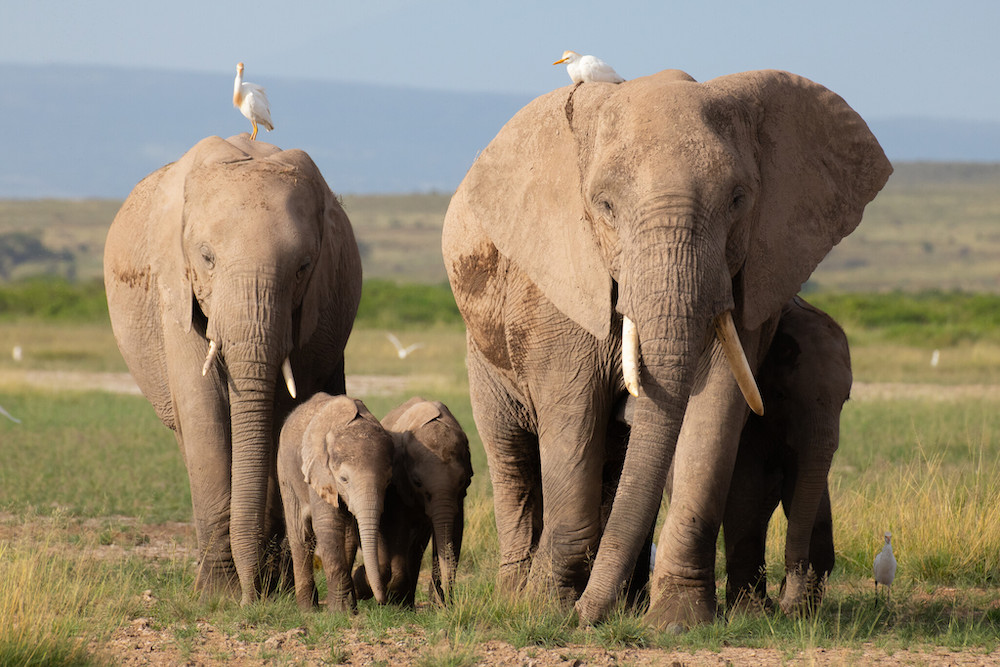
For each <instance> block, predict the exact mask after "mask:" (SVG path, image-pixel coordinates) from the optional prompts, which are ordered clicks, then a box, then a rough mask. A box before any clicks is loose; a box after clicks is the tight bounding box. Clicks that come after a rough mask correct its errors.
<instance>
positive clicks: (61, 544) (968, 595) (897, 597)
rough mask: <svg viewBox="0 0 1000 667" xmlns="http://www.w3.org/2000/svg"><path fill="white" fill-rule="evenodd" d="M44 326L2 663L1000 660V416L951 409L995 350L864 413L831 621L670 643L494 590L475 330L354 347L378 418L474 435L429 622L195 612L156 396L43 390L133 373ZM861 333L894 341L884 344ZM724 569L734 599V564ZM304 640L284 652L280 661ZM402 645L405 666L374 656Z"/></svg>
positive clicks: (762, 625)
mask: <svg viewBox="0 0 1000 667" xmlns="http://www.w3.org/2000/svg"><path fill="white" fill-rule="evenodd" d="M32 327H33V328H30V329H27V330H25V329H23V325H20V324H13V323H5V324H0V346H2V345H5V344H6V343H7V342H9V341H11V340H13V339H14V338H19V337H21V336H22V335H24V334H25V333H27V334H28V335H29V337H30V339H32V340H36V341H43V340H44V341H48V342H47V343H46V345H45V346H43V348H42V349H48V350H58V351H59V352H58V353H56V352H48V353H45V354H41V355H40V356H38V357H35V356H34V355H32V356H29V357H26V358H25V359H24V360H23V361H22V362H20V363H15V362H13V361H12V360H9V359H3V360H0V405H3V406H4V407H5V408H7V409H8V410H9V411H10V412H11V413H12V414H14V415H15V416H17V417H19V418H20V419H21V420H22V423H21V424H20V425H17V424H13V423H11V422H8V421H6V420H0V443H2V447H3V451H4V453H5V454H4V462H3V465H2V466H0V508H2V511H3V515H2V517H3V520H2V522H0V663H3V664H8V663H17V662H19V661H22V660H23V661H28V659H29V658H33V659H36V664H76V663H78V662H94V663H99V662H101V661H102V660H105V659H107V660H111V661H112V662H113V661H116V660H120V659H123V655H129V649H128V647H127V646H125V645H126V644H128V643H129V642H131V641H133V639H134V637H133V635H134V634H135V633H138V632H140V630H141V632H142V633H145V635H144V636H146V635H148V636H149V637H153V639H152V641H153V643H154V645H157V646H159V648H158V649H157V650H159V651H161V652H162V653H161V655H164V656H168V657H169V659H170V660H178V661H182V662H183V661H187V660H201V661H208V662H209V663H212V662H213V661H219V662H222V661H224V660H236V659H238V658H241V656H245V657H248V658H249V659H251V660H260V661H267V660H273V661H277V662H278V663H279V664H298V662H299V661H303V662H307V661H311V662H313V663H316V662H324V661H325V663H326V664H336V663H338V662H344V661H346V660H354V661H355V663H356V662H359V661H361V659H362V657H364V660H365V661H369V660H372V661H376V662H377V661H379V660H385V661H387V662H414V663H417V664H424V665H438V664H449V665H461V664H474V663H475V662H476V661H477V660H487V661H489V657H490V656H492V657H493V658H497V659H499V656H500V655H502V654H500V653H497V654H494V653H489V651H499V650H501V649H499V648H496V647H497V646H501V647H503V649H504V650H506V651H508V652H513V656H514V657H515V658H516V657H517V656H522V658H523V657H524V656H527V657H532V656H534V657H533V658H532V659H535V660H536V661H537V664H550V662H548V661H553V662H551V664H557V663H558V662H560V661H559V660H558V659H557V658H559V657H565V656H569V658H567V659H577V658H579V659H593V657H594V655H595V652H596V653H600V654H602V655H603V654H610V655H614V656H616V657H617V658H616V659H620V660H622V661H624V662H629V661H632V662H634V663H635V664H645V663H642V660H643V659H646V658H643V656H647V657H648V656H649V655H661V656H662V655H665V653H664V652H666V651H681V652H682V653H683V655H686V656H689V659H690V660H696V659H697V658H698V656H704V655H706V654H707V655H708V656H709V657H711V656H712V655H715V652H719V655H729V654H726V653H725V651H732V650H737V649H742V650H754V651H765V652H767V651H770V652H771V653H770V654H773V655H774V656H777V658H778V659H787V658H792V657H795V656H799V657H802V656H810V655H813V656H815V655H816V653H815V652H816V651H818V650H820V649H822V650H823V651H824V652H826V651H840V652H846V653H843V656H844V660H847V659H852V660H853V659H854V658H852V657H851V656H855V657H857V656H862V655H865V654H870V653H871V652H872V651H875V652H876V653H875V654H876V655H878V656H882V657H888V656H890V655H897V656H898V655H899V653H900V652H901V651H905V650H909V651H917V652H918V655H925V656H926V655H930V654H929V653H919V652H920V651H923V652H932V651H936V650H939V649H940V648H941V647H945V648H947V649H948V650H952V651H962V652H964V653H963V655H967V656H975V655H985V653H984V652H991V651H994V650H996V648H997V646H998V643H1000V639H998V637H1000V592H998V590H997V583H998V581H1000V563H998V561H997V558H996V554H997V553H1000V469H998V466H1000V409H998V408H1000V399H998V398H996V397H992V398H991V397H990V396H980V397H978V398H973V399H969V400H960V401H959V400H949V399H948V394H947V392H948V391H951V390H956V389H958V388H960V387H962V386H963V385H965V384H967V383H968V382H974V383H981V382H988V381H989V379H988V378H990V377H993V378H995V377H996V374H997V373H998V372H1000V344H998V343H995V342H985V343H984V342H979V343H976V344H968V345H964V346H958V347H956V348H954V349H951V350H950V351H949V353H948V354H947V355H945V356H944V357H943V359H945V360H947V364H945V363H942V364H940V365H939V366H938V369H937V370H941V371H945V372H946V373H947V374H942V376H940V377H936V376H934V375H931V374H930V373H928V374H926V375H922V376H920V377H919V379H918V380H914V381H915V382H920V383H921V384H922V385H923V386H930V387H931V388H934V389H935V391H932V392H930V393H929V394H928V395H927V396H924V397H922V398H919V399H916V400H914V399H913V398H911V397H909V396H893V395H891V393H890V395H888V396H882V397H874V398H872V397H869V398H856V399H855V400H852V401H850V402H849V403H848V405H847V407H846V409H845V412H844V418H843V434H842V442H841V447H840V451H839V452H838V454H837V457H836V459H835V466H834V469H833V471H832V474H831V485H832V491H833V502H834V516H835V517H836V528H835V530H836V544H837V567H836V569H835V571H834V574H833V577H832V579H831V582H830V591H829V593H828V595H827V598H826V601H825V603H824V605H823V608H822V610H821V612H820V613H819V614H818V615H817V616H816V617H815V618H813V619H810V620H803V619H788V618H784V617H782V616H780V615H778V616H773V617H739V618H732V619H728V620H720V621H718V622H717V623H715V624H713V625H710V626H706V627H703V628H698V629H696V630H694V631H692V632H690V633H687V634H685V635H682V636H674V635H666V634H658V633H654V632H651V631H649V630H648V629H646V628H644V627H642V625H641V623H640V622H639V619H638V617H636V616H634V615H632V614H629V613H621V614H619V615H617V616H616V617H615V618H614V619H613V620H612V621H611V622H610V623H608V624H607V625H604V626H601V627H600V628H596V629H591V630H580V629H578V628H576V627H575V625H574V624H573V623H572V620H571V619H569V618H567V617H566V616H565V615H564V614H562V613H560V612H559V611H558V610H557V609H554V608H550V607H548V606H546V605H545V604H541V603H537V602H535V603H526V602H518V601H511V600H507V599H505V598H503V597H502V596H499V595H497V594H496V592H495V590H494V584H495V574H496V562H497V551H496V549H497V546H496V537H495V535H496V533H495V529H494V527H493V519H492V505H491V501H490V486H489V479H488V471H487V467H486V463H485V456H484V454H483V452H482V448H481V444H480V443H479V440H478V438H477V436H476V434H475V430H474V428H473V421H472V417H471V410H470V407H469V403H468V391H467V389H468V387H467V380H466V378H465V370H464V361H463V355H464V349H463V341H464V335H463V332H462V330H461V328H459V327H455V326H445V325H437V326H433V327H426V328H421V327H410V328H404V329H402V330H398V331H396V333H397V334H398V335H399V336H400V338H402V339H403V342H404V343H406V344H408V343H411V342H421V343H423V344H424V347H423V348H421V349H419V350H418V351H417V352H415V353H414V354H412V355H411V356H410V357H408V358H407V359H405V360H400V359H398V357H397V356H396V355H395V354H394V351H393V348H392V346H391V344H390V343H389V342H388V340H387V339H386V333H387V330H385V329H379V328H371V329H369V328H363V329H358V330H356V332H355V334H354V336H353V337H352V339H351V343H350V345H349V348H348V355H349V356H348V359H349V362H348V364H349V365H348V369H347V370H348V374H349V377H350V378H353V380H351V382H349V385H350V384H351V383H354V386H355V387H361V389H360V390H358V391H357V392H355V393H358V395H359V396H360V397H362V398H364V399H365V401H366V402H367V404H368V405H369V407H370V408H371V409H372V410H373V412H375V413H376V414H384V413H385V412H386V411H388V409H390V408H391V407H393V406H394V405H396V404H398V403H400V402H402V401H403V400H405V399H406V398H408V397H409V396H411V395H413V394H416V393H420V394H423V395H426V396H432V397H435V398H439V399H441V400H443V401H445V402H446V403H447V404H448V405H449V406H451V407H452V409H453V410H454V411H455V413H456V415H457V416H458V418H459V420H460V421H461V422H462V423H463V425H465V426H466V428H467V429H468V430H469V431H470V435H471V439H472V447H473V452H474V459H473V462H474V468H475V471H476V475H475V477H474V481H473V485H472V488H471V490H470V495H469V498H468V501H467V503H468V505H467V508H468V517H467V521H468V525H467V529H466V540H465V549H464V550H463V559H462V567H461V577H460V585H459V591H458V599H457V602H456V604H455V605H454V606H453V607H451V608H449V609H435V608H432V607H430V606H428V605H427V604H425V601H426V597H424V596H423V594H422V592H421V594H420V596H419V598H418V599H419V600H420V601H421V604H420V605H419V606H418V609H417V611H404V610H394V609H381V608H377V607H375V606H372V605H369V604H362V608H361V613H360V614H358V615H357V616H354V617H343V616H338V615H331V614H304V615H303V614H301V613H300V612H298V611H297V610H296V609H295V608H294V604H293V603H292V601H291V600H290V599H287V598H281V599H278V600H272V601H268V602H266V603H262V604H260V605H255V606H253V607H250V608H247V609H240V608H238V607H237V606H235V605H233V604H231V603H227V602H216V603H212V604H201V603H199V602H198V601H197V600H196V599H195V598H194V597H193V595H192V592H191V590H192V586H193V576H194V567H193V560H192V559H193V547H194V540H193V534H192V531H191V530H190V527H189V526H188V524H187V523H186V522H188V521H190V498H189V495H188V489H187V479H186V475H185V472H184V468H183V464H182V462H181V458H180V455H179V452H178V450H177V448H176V444H175V443H174V440H173V437H172V435H171V434H170V432H169V431H167V430H166V429H165V428H163V427H162V426H161V425H160V424H159V422H158V421H157V420H156V418H155V416H154V415H153V412H152V409H151V407H150V406H149V405H148V403H147V402H146V401H145V400H144V399H143V398H141V397H137V396H128V395H119V394H111V393H106V392H102V391H73V390H72V388H71V387H67V386H64V385H63V386H55V387H45V386H40V385H39V384H37V383H28V382H27V380H26V379H25V375H26V374H28V372H29V371H31V372H38V373H41V374H42V375H43V376H44V375H45V373H44V372H46V371H47V372H49V373H52V372H54V371H55V370H56V369H57V368H58V369H59V370H61V371H88V372H90V371H121V370H123V368H122V366H121V362H120V359H118V360H116V359H115V354H114V343H113V341H112V340H111V337H110V333H109V332H108V330H107V328H106V327H102V326H100V325H92V328H87V329H86V330H85V331H84V332H81V331H80V330H79V329H78V328H77V327H76V326H75V325H74V326H71V325H63V326H55V325H44V324H36V325H32ZM849 331H850V332H851V335H852V338H860V339H861V340H865V339H866V337H867V339H869V340H877V338H878V335H876V334H877V333H878V331H879V330H878V327H875V328H874V329H870V330H867V331H862V330H860V329H859V330H858V331H856V332H855V331H854V330H849ZM882 333H883V334H884V333H885V332H882ZM0 349H3V348H2V347H0ZM853 354H854V358H855V365H856V376H855V379H856V383H858V384H871V383H876V384H882V383H891V382H906V381H907V380H908V378H909V377H910V371H909V370H908V369H909V367H910V365H911V364H914V363H917V361H915V360H919V363H921V364H923V365H927V366H928V368H929V364H927V363H926V360H927V359H928V358H929V354H930V350H929V349H928V348H927V347H918V346H913V345H899V344H896V345H891V346H885V347H880V346H879V344H878V343H877V342H876V343H871V344H870V345H868V344H864V343H859V344H856V346H855V348H854V350H853ZM980 358H986V359H989V361H988V362H987V363H986V365H987V366H988V368H978V369H977V370H975V371H974V372H971V371H970V372H968V373H967V372H966V371H963V370H952V371H948V368H949V367H950V366H951V365H952V364H953V363H954V364H955V365H956V366H957V367H958V368H959V369H963V368H964V369H974V368H976V367H977V364H978V362H977V361H975V360H976V359H980ZM25 366H27V368H26V367H25ZM935 372H936V371H935ZM358 380H364V381H365V382H362V383H361V384H357V381H358ZM380 380H385V381H384V382H381V381H380ZM56 381H58V380H56ZM173 522H178V523H173ZM783 523H784V522H783V519H782V518H781V517H780V512H779V513H778V515H777V516H776V517H775V521H774V522H773V525H772V530H771V534H770V536H769V545H768V561H769V564H770V570H771V571H770V580H771V587H772V594H776V592H777V582H778V581H780V577H781V562H782V555H781V554H782V550H783V539H782V537H781V534H782V533H781V531H782V530H783ZM165 526H166V527H169V526H174V528H173V529H166V528H164V527H165ZM886 529H890V530H892V531H893V535H894V542H895V544H896V553H897V558H898V560H899V563H900V570H899V575H898V576H897V582H896V585H895V586H894V590H893V601H892V603H891V605H889V606H886V605H885V603H884V601H882V602H877V601H876V598H875V595H874V590H873V587H872V580H871V558H872V556H873V555H874V553H875V551H876V550H877V549H878V546H879V538H880V535H881V533H882V531H883V530H886ZM150 552H153V553H154V554H155V555H154V556H150V555H149V554H150ZM718 567H719V571H718V575H719V577H720V584H721V583H722V582H723V579H722V574H723V572H722V567H723V558H722V555H721V551H720V556H719V566H718ZM422 590H423V586H422V587H421V591H422ZM720 591H721V589H720ZM140 626H141V627H140ZM137 627H139V629H138V630H137V629H136V628H137ZM298 628H305V631H304V632H302V633H300V632H299V631H298V630H297V629H298ZM292 631H294V632H293V634H294V638H293V639H291V640H289V641H288V642H287V643H286V646H285V649H286V650H283V651H280V652H279V651H276V650H274V648H273V646H271V645H270V644H268V642H269V641H270V640H272V639H273V638H274V637H276V636H281V635H282V633H288V632H292ZM387 636H388V637H393V638H394V640H393V641H394V642H395V643H394V646H395V647H396V648H388V649H384V651H383V653H376V654H372V655H369V654H368V653H365V651H368V650H369V648H371V647H376V648H377V647H378V646H379V645H380V642H381V641H382V640H383V639H384V638H385V637H387ZM498 642H499V644H498ZM123 646H125V647H124V648H123ZM269 646H270V648H269ZM292 649H294V650H292ZM38 651H45V653H44V654H40V653H38ZM657 652H659V653H657ZM633 654H634V655H633ZM762 655H764V654H762ZM837 655H841V654H840V653H838V654H837ZM39 656H44V659H41V658H39ZM282 656H284V657H282ZM351 656H353V658H352V657H351ZM553 656H554V657H553ZM744 657H745V656H744ZM518 659H520V658H518ZM706 659H707V658H706ZM734 659H735V660H736V661H737V662H738V661H739V659H740V654H736V655H735V656H734ZM694 664H699V663H697V662H695V663H694Z"/></svg>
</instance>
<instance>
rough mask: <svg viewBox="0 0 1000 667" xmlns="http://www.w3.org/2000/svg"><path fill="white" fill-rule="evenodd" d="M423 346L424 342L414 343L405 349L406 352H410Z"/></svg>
mask: <svg viewBox="0 0 1000 667" xmlns="http://www.w3.org/2000/svg"><path fill="white" fill-rule="evenodd" d="M423 346H424V344H423V343H414V344H413V345H410V346H409V347H408V348H406V350H404V352H406V354H409V353H410V352H413V351H414V350H417V349H420V348H421V347H423Z"/></svg>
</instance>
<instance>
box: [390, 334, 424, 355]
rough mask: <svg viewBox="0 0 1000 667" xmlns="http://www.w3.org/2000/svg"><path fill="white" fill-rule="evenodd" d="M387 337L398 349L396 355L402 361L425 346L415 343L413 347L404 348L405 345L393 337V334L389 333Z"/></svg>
mask: <svg viewBox="0 0 1000 667" xmlns="http://www.w3.org/2000/svg"><path fill="white" fill-rule="evenodd" d="M385 337H386V338H388V339H389V342H390V343H392V346H393V347H395V348H396V355H397V356H398V357H399V358H400V359H406V358H407V357H408V356H410V353H411V352H413V351H414V350H417V349H419V348H421V347H423V346H424V344H423V343H414V344H413V345H410V346H408V347H403V344H402V343H400V342H399V339H398V338H396V337H395V336H393V335H392V334H391V333H387V334H386V335H385Z"/></svg>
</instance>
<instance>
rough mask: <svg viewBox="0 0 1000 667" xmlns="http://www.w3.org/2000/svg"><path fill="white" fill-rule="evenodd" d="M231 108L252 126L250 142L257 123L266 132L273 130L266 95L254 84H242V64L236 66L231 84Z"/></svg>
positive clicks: (254, 134) (255, 136)
mask: <svg viewBox="0 0 1000 667" xmlns="http://www.w3.org/2000/svg"><path fill="white" fill-rule="evenodd" d="M233 106H234V107H236V108H237V109H239V110H240V113H242V114H243V115H244V116H246V117H247V118H248V119H249V120H250V124H251V125H252V126H253V134H251V135H250V139H251V140H253V139H256V138H257V123H260V124H261V125H263V126H264V129H266V130H267V131H268V132H270V131H271V130H273V129H274V124H273V123H272V122H271V106H270V105H269V104H268V102H267V94H266V93H265V92H264V89H263V88H261V87H260V86H258V85H257V84H256V83H244V81H243V63H237V64H236V81H234V82H233Z"/></svg>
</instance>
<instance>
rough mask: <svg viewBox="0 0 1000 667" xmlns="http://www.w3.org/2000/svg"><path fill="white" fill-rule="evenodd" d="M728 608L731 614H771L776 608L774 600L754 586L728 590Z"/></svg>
mask: <svg viewBox="0 0 1000 667" xmlns="http://www.w3.org/2000/svg"><path fill="white" fill-rule="evenodd" d="M726 610H727V612H728V613H730V614H752V615H757V614H769V613H771V612H772V611H773V610H774V600H772V599H771V598H770V597H768V595H767V594H763V595H762V594H761V593H759V592H758V591H756V590H754V589H752V588H741V589H739V590H737V591H735V592H730V591H726Z"/></svg>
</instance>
